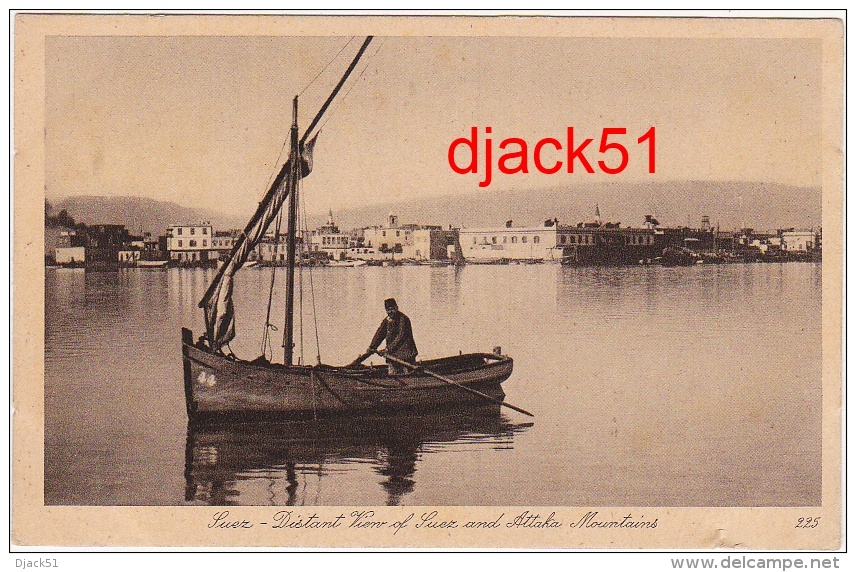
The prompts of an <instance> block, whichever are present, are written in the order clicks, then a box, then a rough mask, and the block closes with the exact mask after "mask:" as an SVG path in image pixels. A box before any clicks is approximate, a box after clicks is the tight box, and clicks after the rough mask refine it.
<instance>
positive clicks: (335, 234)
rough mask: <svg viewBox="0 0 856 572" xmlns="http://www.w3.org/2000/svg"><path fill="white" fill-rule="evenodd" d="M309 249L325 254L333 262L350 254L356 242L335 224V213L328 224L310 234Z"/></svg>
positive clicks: (331, 214)
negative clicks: (349, 251)
mask: <svg viewBox="0 0 856 572" xmlns="http://www.w3.org/2000/svg"><path fill="white" fill-rule="evenodd" d="M308 238H309V240H308V242H309V248H310V251H311V252H325V253H327V255H328V256H329V257H330V258H332V259H333V260H341V259H343V258H345V257H346V256H347V254H348V249H349V248H351V247H352V246H355V243H356V241H355V240H354V239H353V237H351V235H349V234H343V233H342V232H340V231H339V227H338V226H336V223H335V222H333V211H332V210H330V216H329V218H328V219H327V223H326V224H324V225H322V226H320V227H318V228H317V229H315V230H313V231H311V232H310V233H309V237H308Z"/></svg>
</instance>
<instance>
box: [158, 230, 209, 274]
mask: <svg viewBox="0 0 856 572" xmlns="http://www.w3.org/2000/svg"><path fill="white" fill-rule="evenodd" d="M212 237H213V232H212V228H211V225H210V224H208V223H203V224H199V225H173V226H170V227H168V228H167V229H166V249H167V251H168V252H169V259H170V260H171V261H173V262H176V263H179V264H200V263H206V262H208V261H216V260H217V251H216V250H215V249H214V246H213V244H212Z"/></svg>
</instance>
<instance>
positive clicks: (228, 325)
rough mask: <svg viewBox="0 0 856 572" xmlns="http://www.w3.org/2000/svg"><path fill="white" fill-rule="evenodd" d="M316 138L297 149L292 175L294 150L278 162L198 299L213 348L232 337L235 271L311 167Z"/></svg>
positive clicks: (316, 136)
mask: <svg viewBox="0 0 856 572" xmlns="http://www.w3.org/2000/svg"><path fill="white" fill-rule="evenodd" d="M317 138H318V135H317V134H316V135H315V137H313V138H312V139H311V140H310V141H308V142H307V143H306V145H305V146H304V148H303V152H302V153H299V155H300V161H299V168H298V169H299V170H298V173H297V176H296V177H294V176H290V175H291V174H292V161H293V160H294V156H295V153H292V154H291V157H290V158H289V160H288V161H287V162H286V163H285V165H283V166H282V169H280V171H279V174H278V175H277V177H276V179H274V182H273V185H271V188H270V190H269V191H268V193H267V194H266V195H265V198H264V199H263V200H262V202H261V203H260V204H259V208H258V209H257V210H256V213H255V214H254V215H253V218H252V219H250V222H249V224H248V225H247V227H246V228H245V229H244V232H242V233H241V234H240V236H239V237H238V239H237V240H236V242H235V246H234V247H233V248H232V252H231V254H230V255H229V258H228V259H227V260H226V262H225V263H224V264H223V265H222V266H221V267H220V270H219V271H218V273H217V275H216V276H215V278H214V280H213V281H212V282H211V285H210V286H209V287H208V290H207V291H206V293H205V296H203V298H202V301H201V302H200V303H199V306H200V307H202V308H204V310H205V328H206V337H207V339H208V345H209V346H210V347H211V349H213V350H214V351H220V350H221V348H222V347H223V346H224V345H226V344H228V343H229V342H230V341H231V340H232V339H233V338H234V337H235V306H234V302H233V300H232V289H233V286H234V276H235V273H236V272H238V270H240V269H241V267H242V266H243V265H244V263H245V262H246V261H247V259H248V258H249V256H250V253H251V252H252V251H253V250H254V249H255V248H256V246H258V244H259V243H260V242H261V241H262V239H263V238H264V235H265V233H266V232H267V230H268V227H270V225H271V223H272V222H273V221H274V219H276V217H277V215H278V214H279V211H280V209H281V208H282V205H283V203H284V202H285V199H286V198H288V196H289V195H290V194H291V193H292V192H294V189H293V188H292V186H293V185H294V182H296V181H297V180H299V179H302V178H303V177H305V176H307V175H308V174H309V173H310V172H311V171H312V152H313V150H314V148H315V141H316V139H317Z"/></svg>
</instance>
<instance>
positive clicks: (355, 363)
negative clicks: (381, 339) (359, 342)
mask: <svg viewBox="0 0 856 572" xmlns="http://www.w3.org/2000/svg"><path fill="white" fill-rule="evenodd" d="M374 353H376V352H366V353H364V354H362V355H360V356H359V357H358V358H357V359H355V360H354V361H352V362H351V363H349V364H348V365H346V366H345V367H357V366H358V365H360V364H361V363H363V362H364V361H365V360H366V358H368V357H369V356H370V355H372V354H374Z"/></svg>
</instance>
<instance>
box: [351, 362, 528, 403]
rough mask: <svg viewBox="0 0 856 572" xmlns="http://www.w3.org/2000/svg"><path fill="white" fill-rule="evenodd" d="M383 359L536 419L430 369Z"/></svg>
mask: <svg viewBox="0 0 856 572" xmlns="http://www.w3.org/2000/svg"><path fill="white" fill-rule="evenodd" d="M378 355H381V354H378ZM382 357H384V358H386V359H388V360H389V361H391V362H393V363H397V364H398V365H403V366H404V367H409V368H410V369H418V370H419V371H421V372H422V373H424V374H425V375H430V376H431V377H433V378H434V379H439V380H440V381H442V382H444V383H448V384H449V385H454V386H455V387H457V388H458V389H463V390H464V391H467V392H469V393H472V394H473V395H478V396H479V397H481V398H482V399H486V400H488V401H490V402H491V403H495V404H497V405H504V406H505V407H508V408H509V409H513V410H515V411H518V412H520V413H522V414H524V415H528V416H529V417H535V415H533V414H532V413H529V412H528V411H526V410H525V409H523V408H520V407H517V406H516V405H512V404H510V403H506V402H505V401H500V400H499V399H494V398H493V397H491V396H490V395H487V394H485V393H482V392H481V391H478V390H476V389H473V388H472V387H467V386H466V385H461V384H460V383H458V382H456V381H452V380H451V379H449V378H448V377H443V376H442V375H440V374H439V373H434V372H433V371H431V370H429V369H425V368H424V367H419V366H416V365H414V364H412V363H408V362H406V361H404V360H400V359H398V358H397V357H394V356H391V355H388V354H383V355H382ZM357 359H359V358H357Z"/></svg>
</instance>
